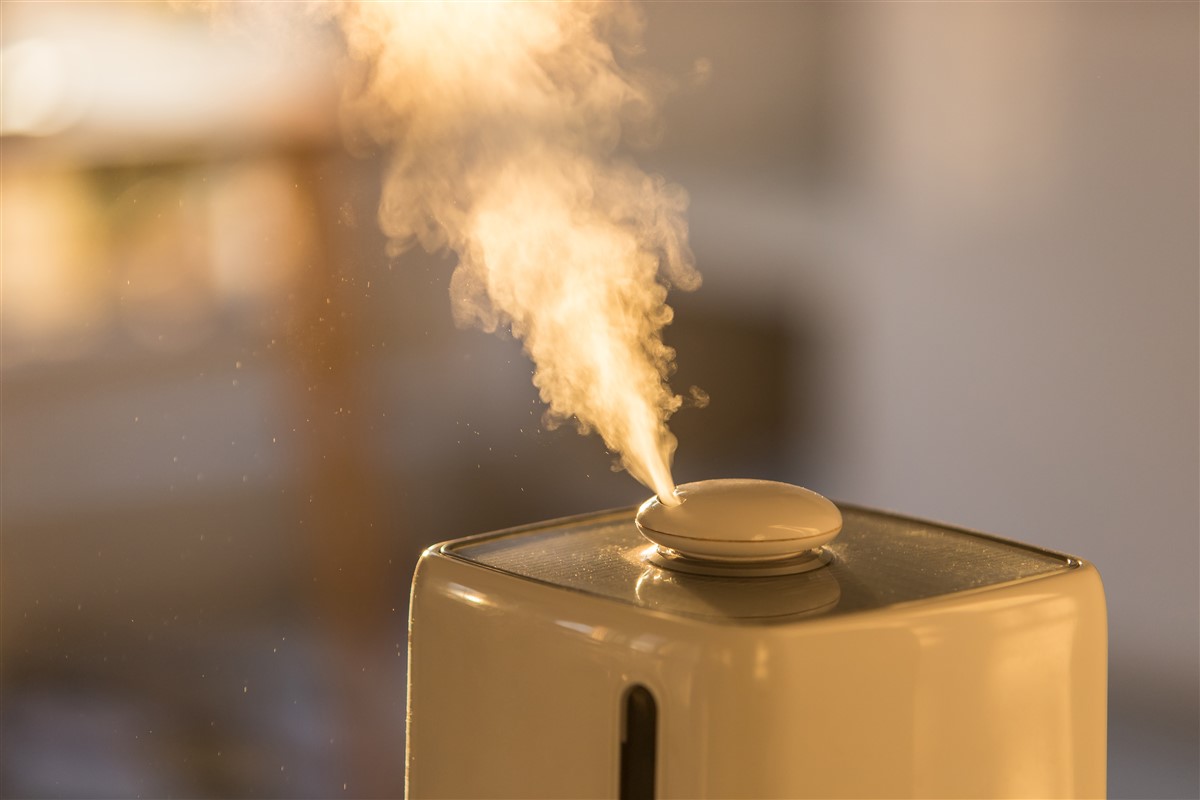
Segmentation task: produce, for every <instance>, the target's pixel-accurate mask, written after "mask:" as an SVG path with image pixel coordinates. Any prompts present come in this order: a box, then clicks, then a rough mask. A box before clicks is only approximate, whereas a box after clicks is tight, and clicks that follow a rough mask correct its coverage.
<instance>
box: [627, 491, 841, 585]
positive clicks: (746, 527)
mask: <svg viewBox="0 0 1200 800" xmlns="http://www.w3.org/2000/svg"><path fill="white" fill-rule="evenodd" d="M674 497H675V499H677V500H678V501H679V502H678V504H677V505H666V504H664V503H663V502H662V501H660V500H659V499H658V497H652V498H650V499H649V500H647V501H646V502H645V503H643V504H642V507H641V508H639V509H638V513H637V518H636V520H637V529H638V531H639V532H640V533H641V534H642V535H643V536H645V537H646V538H647V539H649V540H650V541H651V542H653V543H654V544H655V545H657V547H656V549H655V551H654V553H653V554H652V555H651V556H650V559H649V560H650V561H651V563H653V564H655V565H656V566H659V567H663V568H666V569H673V570H678V571H681V572H690V573H695V574H701V575H738V576H745V575H761V576H771V575H787V574H792V573H796V572H805V571H807V570H810V569H816V568H817V567H820V566H823V565H824V564H827V563H828V562H829V560H830V558H831V556H830V554H829V551H828V550H826V549H824V545H826V544H828V543H829V542H831V541H833V539H834V537H836V536H837V535H838V533H840V532H841V530H842V513H841V512H840V511H839V510H838V507H837V506H835V505H834V504H833V503H832V502H831V501H829V500H828V499H826V498H825V497H822V496H821V495H819V494H817V493H816V492H813V491H810V490H808V489H804V488H802V487H799V486H793V485H791V484H788V483H780V482H778V481H763V480H752V479H729V478H726V479H719V480H710V481H698V482H696V483H685V484H682V485H680V486H678V487H677V488H676V489H675V492H674Z"/></svg>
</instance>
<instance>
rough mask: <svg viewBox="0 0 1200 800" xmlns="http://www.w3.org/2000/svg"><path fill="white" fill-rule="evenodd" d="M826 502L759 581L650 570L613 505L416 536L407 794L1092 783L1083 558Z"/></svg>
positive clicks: (1089, 632)
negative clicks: (817, 540) (825, 522)
mask: <svg viewBox="0 0 1200 800" xmlns="http://www.w3.org/2000/svg"><path fill="white" fill-rule="evenodd" d="M843 512H844V516H845V524H844V528H843V531H842V534H841V536H840V537H839V538H838V539H837V541H835V542H833V543H831V544H830V545H829V546H828V548H827V549H828V551H829V560H828V563H827V564H826V565H825V566H822V567H821V568H819V569H814V570H811V571H807V572H804V573H802V574H792V575H780V576H774V577H752V578H739V577H722V576H711V575H691V574H683V573H679V572H675V571H672V570H670V569H664V568H662V567H659V566H656V565H655V564H653V563H651V561H650V560H649V558H650V555H651V553H652V551H653V546H652V545H649V544H648V543H647V542H646V540H645V539H643V538H641V536H640V535H639V534H638V533H637V530H636V528H635V526H634V521H633V515H634V512H633V510H632V509H631V510H627V511H619V512H607V513H603V514H594V515H588V516H584V517H578V518H573V519H569V520H564V521H559V522H554V523H547V524H543V525H536V526H530V527H526V528H520V529H514V530H511V531H504V532H500V533H496V534H487V535H484V536H478V537H471V538H468V539H463V540H459V541H456V542H449V543H446V544H442V545H438V546H435V547H432V548H430V549H429V550H428V551H426V553H425V554H424V556H423V557H422V559H421V561H420V563H419V565H418V568H417V573H416V576H415V578H414V582H413V593H412V606H411V617H410V650H409V698H408V702H409V709H408V754H407V773H406V775H407V790H408V793H409V796H411V797H413V798H426V797H456V798H465V797H489V798H497V797H522V798H533V797H545V798H550V797H554V798H568V797H620V798H635V797H659V798H725V797H788V798H807V797H812V798H817V797H820V798H837V797H1044V798H1049V797H1099V796H1102V795H1103V794H1104V791H1105V747H1106V730H1105V726H1106V680H1107V678H1106V650H1107V642H1106V622H1105V608H1104V596H1103V590H1102V588H1101V584H1100V578H1099V575H1098V573H1097V572H1096V570H1095V568H1094V567H1092V566H1091V565H1089V564H1087V563H1086V562H1083V561H1080V560H1078V559H1075V558H1071V557H1068V556H1064V555H1060V554H1057V553H1052V552H1049V551H1045V550H1040V549H1037V548H1033V547H1029V546H1027V545H1022V544H1017V543H1013V542H1007V541H1004V540H1000V539H997V538H995V537H990V536H985V535H982V534H976V533H971V532H968V531H963V530H959V529H955V528H949V527H945V526H941V525H936V524H933V523H928V522H921V521H916V520H911V519H906V518H902V517H896V516H893V515H890V514H883V513H879V512H874V511H869V510H865V509H857V508H852V507H843Z"/></svg>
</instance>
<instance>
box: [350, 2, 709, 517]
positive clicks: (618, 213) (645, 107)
mask: <svg viewBox="0 0 1200 800" xmlns="http://www.w3.org/2000/svg"><path fill="white" fill-rule="evenodd" d="M339 14H340V17H339V18H340V21H341V23H342V26H343V29H344V31H345V33H346V39H347V42H348V45H349V48H350V52H351V55H352V56H353V57H354V58H355V59H356V61H357V62H359V63H360V64H362V65H363V69H364V73H363V79H362V81H361V86H360V88H359V91H358V92H357V93H355V94H354V96H353V97H350V98H348V101H349V102H348V108H349V110H350V111H351V113H352V114H353V120H354V123H355V124H357V125H359V126H361V127H362V129H364V130H365V131H367V132H368V133H369V134H370V135H371V136H372V137H374V138H375V139H376V140H377V141H379V142H382V143H385V144H387V145H388V146H390V147H391V148H392V160H391V165H390V170H389V173H388V175H387V176H386V179H385V184H384V190H383V199H382V205H381V209H380V221H381V224H382V226H383V228H384V230H385V231H386V232H387V233H388V235H389V236H390V237H391V239H392V242H393V245H394V247H395V248H396V250H397V252H398V251H399V250H402V249H403V248H405V247H408V246H409V245H411V244H412V243H414V242H419V243H420V244H421V245H423V246H424V247H425V248H427V249H429V250H441V249H443V248H450V249H452V250H453V251H454V252H455V253H457V255H458V257H459V264H458V267H457V269H456V270H455V273H454V276H453V280H452V284H451V295H452V299H453V305H454V313H455V316H456V319H457V320H458V321H459V323H460V324H475V325H479V326H481V327H482V328H484V329H485V330H489V331H491V330H496V329H497V328H501V327H509V328H511V330H512V332H513V334H514V335H515V336H517V337H518V338H520V339H521V341H522V342H523V343H524V346H525V349H526V351H527V352H528V354H529V355H530V357H531V358H532V359H533V361H534V364H535V367H536V372H535V375H534V379H533V380H534V384H535V385H536V386H537V387H538V390H539V392H540V394H541V397H542V399H543V400H544V401H545V402H546V403H547V404H548V406H549V417H550V418H551V420H566V419H572V418H573V419H575V420H576V421H577V422H578V425H579V428H580V430H581V431H583V432H589V431H593V430H594V431H596V432H597V433H599V434H600V435H601V437H603V439H604V441H605V443H606V444H607V445H608V447H609V448H610V449H612V450H614V451H615V452H618V453H620V455H621V460H622V464H623V465H624V466H625V468H626V469H628V470H629V472H630V473H631V474H632V475H633V476H634V477H636V478H637V479H638V480H640V481H642V482H643V483H645V484H646V485H647V486H650V487H651V488H652V489H653V490H654V491H655V492H656V493H657V494H658V495H659V497H660V498H662V500H663V502H665V503H674V502H675V500H674V498H673V496H672V494H671V491H672V489H673V488H674V482H673V480H672V478H671V473H670V462H671V457H672V455H673V453H674V449H675V438H674V436H672V435H671V433H670V431H669V430H668V429H667V426H666V420H667V418H668V417H669V416H670V415H671V414H672V413H673V412H674V411H675V410H676V409H677V408H678V407H679V405H680V402H681V400H680V398H679V397H678V396H676V395H674V394H673V393H672V392H671V390H670V388H669V387H668V386H667V384H666V377H667V374H668V372H669V370H670V367H671V362H672V359H673V357H674V352H673V351H672V350H671V349H670V348H669V347H667V346H665V345H664V344H663V342H662V338H661V332H662V329H663V327H664V326H665V325H667V324H668V323H669V322H670V320H671V309H670V308H669V307H668V306H667V305H666V304H665V300H666V294H667V284H668V283H670V284H671V285H676V286H680V287H682V288H687V289H690V288H694V287H695V286H698V285H699V276H698V275H697V273H696V272H695V270H694V268H693V266H692V256H691V252H690V251H689V249H688V246H687V227H686V223H685V221H684V217H683V212H684V209H685V207H686V204H687V197H686V195H685V194H684V192H683V191H682V190H681V189H680V188H678V187H676V186H672V185H669V184H667V183H666V182H664V181H663V180H662V179H661V178H657V177H654V176H650V175H647V174H646V173H644V172H643V171H641V170H640V169H638V168H637V167H636V166H635V165H633V164H632V163H630V162H629V161H627V160H620V159H617V158H615V157H614V152H615V150H616V147H617V145H618V144H619V142H620V141H621V139H622V137H623V136H627V135H628V130H629V129H630V127H631V126H632V127H633V128H634V129H638V128H639V127H640V128H645V127H647V126H646V125H645V123H646V122H647V121H648V120H650V119H651V117H652V111H653V105H654V103H653V99H654V98H653V97H652V93H651V92H650V91H649V89H648V88H647V85H646V84H645V82H644V81H642V80H641V79H639V78H638V76H636V75H635V74H633V73H631V72H629V71H628V70H626V69H624V68H622V67H621V66H620V65H619V64H618V62H617V59H616V58H615V56H614V50H613V46H612V44H610V42H612V41H614V40H617V39H619V40H621V41H624V42H627V43H629V44H630V45H631V46H632V44H633V43H634V40H635V39H636V38H637V35H638V33H639V31H640V25H641V23H640V18H639V17H638V15H637V12H636V9H635V8H634V7H633V6H631V5H628V4H624V3H594V4H593V3H587V4H584V3H521V2H514V3H504V2H494V3H367V2H361V3H347V4H345V5H342V6H340V12H339Z"/></svg>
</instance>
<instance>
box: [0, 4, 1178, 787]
mask: <svg viewBox="0 0 1200 800" xmlns="http://www.w3.org/2000/svg"><path fill="white" fill-rule="evenodd" d="M277 7H278V6H276V8H277ZM265 8H266V13H262V14H252V15H248V16H246V17H243V18H240V19H239V20H237V21H236V24H232V23H231V24H223V23H221V22H220V21H219V20H218V21H217V22H214V20H213V19H212V18H210V17H209V16H207V15H205V14H204V13H201V12H198V11H196V10H194V9H188V8H184V9H173V8H172V7H170V6H167V5H163V4H153V3H147V4H139V3H112V4H105V3H86V4H83V3H80V4H73V3H52V4H50V3H36V2H20V1H19V0H13V1H12V2H5V3H4V4H3V6H2V7H0V13H2V14H3V27H2V33H0V46H2V58H3V70H2V76H3V77H2V80H3V98H2V99H3V108H2V112H3V113H2V120H0V130H2V134H3V138H2V139H0V141H2V143H3V153H2V166H3V196H2V214H3V216H2V225H3V231H2V233H3V237H2V238H3V244H2V248H3V250H2V258H3V320H2V321H3V337H2V357H3V368H2V373H0V375H2V380H3V407H2V410H3V414H2V417H0V425H2V437H3V438H2V481H3V506H2V507H3V519H2V525H3V527H2V551H0V560H2V569H3V575H2V580H3V583H2V587H3V604H2V608H0V625H2V648H0V658H2V659H3V664H2V667H3V671H2V676H0V691H2V695H3V702H2V716H0V737H2V745H0V757H2V759H3V763H2V769H0V793H3V795H4V796H6V797H131V796H168V795H173V796H227V797H331V796H347V797H394V796H398V795H399V794H400V793H401V792H402V786H403V746H404V742H403V735H404V734H403V722H404V656H405V636H406V634H405V624H406V617H405V615H406V611H407V608H406V603H407V589H408V581H409V578H410V575H411V570H412V567H413V564H414V563H415V560H416V558H417V556H418V554H419V553H420V551H421V550H422V549H423V548H424V547H426V546H427V545H429V544H431V543H433V542H436V541H440V540H444V539H448V538H454V537H458V536H462V535H466V534H472V533H478V532H482V531H487V530H493V529H498V528H503V527H506V526H511V525H515V524H520V523H526V522H534V521H538V520H542V519H546V518H551V517H557V516H563V515H569V514H576V513H582V512H585V511H591V510H595V509H601V508H607V507H614V506H622V505H632V504H635V503H638V502H640V501H641V500H642V499H644V497H645V496H646V495H647V491H646V490H645V489H644V488H642V487H641V486H639V485H638V484H636V483H635V482H634V481H633V480H632V479H631V478H629V477H628V476H627V475H625V474H623V473H614V472H613V471H612V470H611V462H612V458H611V456H609V455H607V454H606V453H605V452H604V449H603V446H602V444H601V443H600V442H599V440H597V439H595V438H587V439H585V438H582V437H579V436H578V435H576V434H575V433H573V432H572V431H570V430H556V431H547V430H544V429H543V428H542V427H541V425H540V420H541V415H542V407H541V405H540V404H539V402H538V401H537V397H536V393H535V390H534V389H533V387H532V386H531V384H530V382H529V378H530V372H531V367H530V364H529V363H528V361H527V360H526V359H525V357H524V356H523V355H522V353H521V350H520V347H519V345H518V344H517V343H516V342H514V341H512V340H511V339H505V338H502V337H495V336H488V335H485V334H483V333H480V332H477V331H472V330H457V329H455V327H454V326H453V323H452V321H451V315H450V309H449V301H448V298H447V287H448V283H449V276H450V271H451V268H452V266H453V261H452V260H451V259H450V258H449V257H441V256H429V255H426V254H424V253H422V252H419V251H417V252H409V253H405V254H403V255H402V256H399V257H391V256H389V255H388V254H387V251H386V246H385V245H386V242H385V241H384V239H383V237H382V236H381V234H380V233H379V231H378V229H377V226H376V222H375V219H376V212H375V208H376V204H377V202H378V196H379V183H380V173H381V170H382V165H383V156H382V154H380V153H378V152H372V151H371V150H370V149H369V148H365V147H364V146H363V145H362V143H361V142H355V141H352V140H348V139H347V137H346V136H344V135H343V130H342V125H341V123H340V122H339V111H338V108H339V93H340V88H339V76H340V74H341V72H342V65H341V64H342V62H341V55H340V53H339V49H338V47H339V45H338V40H337V37H336V35H335V31H334V30H333V29H332V28H329V27H327V26H326V27H322V26H321V25H311V26H297V25H293V24H286V25H284V24H277V21H273V20H271V19H270V17H271V13H270V9H271V8H272V6H269V5H268V6H266V7H265ZM644 11H645V16H646V23H647V29H646V48H645V53H644V55H643V56H642V58H641V59H640V62H639V63H641V64H643V65H645V66H648V67H652V68H654V69H657V70H660V71H661V72H663V73H664V74H666V75H668V76H671V77H673V79H674V80H675V81H676V83H677V89H676V91H675V92H674V93H673V94H672V95H671V97H670V99H669V100H668V101H667V103H666V106H665V108H664V121H665V128H664V135H663V138H662V140H661V142H660V143H659V144H658V146H657V147H656V148H654V149H653V150H649V151H639V152H637V153H635V157H636V158H637V159H638V161H639V162H640V163H641V164H642V165H643V166H644V167H646V168H648V169H650V170H652V171H656V172H661V173H662V174H664V175H666V176H667V177H668V178H669V179H671V180H673V181H675V182H678V183H681V184H683V185H684V186H685V187H686V188H687V189H688V191H689V193H690V195H691V198H692V204H691V211H690V214H689V219H690V223H691V230H692V244H693V247H694V249H695V251H696V255H697V260H698V264H699V267H700V269H701V271H702V272H703V274H704V277H705V285H704V286H703V287H702V288H701V289H700V290H699V291H698V292H696V293H694V294H690V295H680V294H673V296H672V304H673V305H674V306H675V308H676V311H677V314H676V321H675V323H674V324H673V325H672V326H671V328H670V329H669V330H668V335H667V338H668V341H669V343H671V344H672V345H674V346H675V347H676V348H677V349H678V354H679V369H678V373H677V375H676V377H675V379H674V380H673V385H674V386H675V387H676V388H677V389H686V388H687V387H688V386H690V385H692V384H697V385H699V386H701V387H702V388H703V389H705V390H706V391H707V392H708V393H709V394H710V395H711V397H712V403H711V405H710V406H709V407H708V408H707V409H703V410H696V409H685V410H683V411H681V412H680V413H679V414H678V415H677V416H676V418H675V420H674V421H673V425H672V427H673V429H674V431H675V432H676V433H677V434H678V436H679V439H680V446H679V451H678V454H677V457H676V474H675V477H676V479H677V480H679V481H680V482H683V481H687V480H698V479H703V478H711V477H729V476H752V477H764V478H774V479H780V480H785V481H789V482H793V483H799V484H803V485H807V486H810V487H812V488H813V489H816V490H818V491H821V492H822V493H824V494H827V495H830V496H833V497H835V498H840V499H844V500H847V501H852V502H855V503H860V504H866V505H873V506H879V507H884V508H888V509H892V510H896V511H900V512H904V513H909V514H913V515H919V516H925V517H931V518H935V519H938V520H943V521H947V522H951V523H956V524H960V525H964V526H968V527H974V528H979V529H983V530H987V531H989V532H995V533H998V534H1000V535H1003V536H1007V537H1011V538H1015V539H1019V540H1023V541H1028V542H1032V543H1036V544H1039V545H1044V546H1047V547H1051V548H1055V549H1060V550H1064V551H1067V552H1071V553H1076V554H1078V555H1081V556H1083V557H1085V558H1088V559H1090V560H1092V561H1094V562H1095V563H1096V564H1097V565H1098V566H1099V568H1100V571H1101V573H1102V575H1103V576H1104V579H1105V584H1106V589H1107V593H1108V600H1109V614H1110V623H1111V694H1110V720H1111V726H1110V756H1109V762H1110V790H1111V793H1112V795H1113V796H1116V797H1196V796H1197V795H1198V794H1200V779H1198V776H1197V757H1196V754H1197V750H1198V747H1200V741H1198V727H1200V719H1198V706H1200V701H1198V696H1197V687H1198V685H1200V674H1198V661H1200V657H1198V647H1200V645H1198V630H1200V622H1198V619H1197V615H1198V608H1200V589H1198V578H1197V572H1198V568H1200V552H1198V548H1200V511H1198V493H1200V492H1198V486H1200V460H1198V450H1200V429H1198V419H1200V396H1198V372H1200V349H1198V348H1200V345H1198V342H1200V327H1198V308H1200V302H1198V295H1200V286H1198V273H1200V269H1198V265H1200V249H1198V248H1200V245H1198V241H1200V233H1198V226H1200V223H1198V220H1200V207H1198V206H1200V202H1198V197H1200V192H1198V183H1197V176H1198V174H1200V160H1198V148H1200V145H1198V142H1200V125H1198V121H1200V101H1198V98H1200V91H1198V90H1200V85H1198V83H1200V80H1198V77H1197V76H1198V70H1197V65H1198V64H1200V46H1198V30H1200V27H1198V23H1200V19H1198V6H1197V5H1196V4H1193V3H1155V2H1136V3H1121V2H1112V3H1092V4H1088V3H1045V4H1012V3H988V4H961V3H955V4H916V3H904V4H846V5H837V4H817V3H814V4H802V3H788V4H776V3H762V4H758V3H736V4H733V3H728V4H726V3H703V4H701V3H652V4H647V5H646V6H645V8H644ZM350 139H353V137H350Z"/></svg>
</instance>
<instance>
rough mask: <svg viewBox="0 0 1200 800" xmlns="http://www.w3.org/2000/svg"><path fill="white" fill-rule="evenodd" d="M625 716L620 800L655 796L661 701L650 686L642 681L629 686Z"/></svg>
mask: <svg viewBox="0 0 1200 800" xmlns="http://www.w3.org/2000/svg"><path fill="white" fill-rule="evenodd" d="M623 717H624V721H625V724H624V725H623V726H622V729H621V795H620V800H653V798H654V759H655V755H656V753H655V751H656V749H657V740H658V704H657V703H655V702H654V695H652V694H650V690H649V689H647V688H646V687H645V686H641V685H640V684H637V685H634V686H631V687H629V690H628V691H627V692H625V708H624V714H623Z"/></svg>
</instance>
